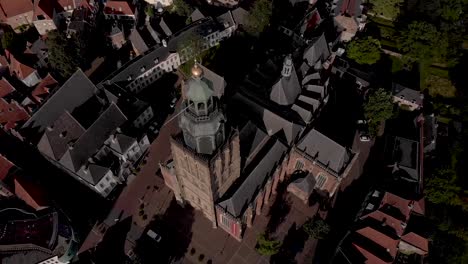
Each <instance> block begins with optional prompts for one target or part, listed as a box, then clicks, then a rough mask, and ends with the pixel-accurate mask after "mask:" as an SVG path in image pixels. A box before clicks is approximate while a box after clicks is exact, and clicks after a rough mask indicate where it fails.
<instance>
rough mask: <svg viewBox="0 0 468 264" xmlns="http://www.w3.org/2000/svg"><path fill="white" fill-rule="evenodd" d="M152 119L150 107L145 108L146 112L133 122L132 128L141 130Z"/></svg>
mask: <svg viewBox="0 0 468 264" xmlns="http://www.w3.org/2000/svg"><path fill="white" fill-rule="evenodd" d="M153 117H154V113H153V109H152V108H151V106H148V108H146V110H145V111H144V112H143V113H141V114H140V116H138V117H137V118H136V119H135V121H133V126H135V127H136V128H141V127H144V126H145V125H147V124H148V122H149V121H150V120H151V119H153Z"/></svg>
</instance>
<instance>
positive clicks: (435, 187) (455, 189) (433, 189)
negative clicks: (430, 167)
mask: <svg viewBox="0 0 468 264" xmlns="http://www.w3.org/2000/svg"><path fill="white" fill-rule="evenodd" d="M457 181H458V179H457V174H456V172H455V171H454V170H452V169H440V170H438V171H436V172H435V173H434V174H433V175H432V177H431V178H429V179H428V180H427V183H426V190H425V192H426V198H427V199H428V200H429V201H430V202H432V203H434V204H441V205H448V206H459V207H461V208H462V209H464V210H465V211H468V203H466V202H465V201H464V200H463V197H468V193H467V192H466V191H465V190H463V188H461V187H460V186H459V184H458V183H457Z"/></svg>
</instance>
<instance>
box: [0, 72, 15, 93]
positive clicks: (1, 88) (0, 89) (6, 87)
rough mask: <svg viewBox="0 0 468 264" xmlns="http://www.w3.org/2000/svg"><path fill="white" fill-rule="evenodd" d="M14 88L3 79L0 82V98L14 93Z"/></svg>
mask: <svg viewBox="0 0 468 264" xmlns="http://www.w3.org/2000/svg"><path fill="white" fill-rule="evenodd" d="M14 91H15V88H14V87H13V86H12V85H11V84H10V82H8V81H7V79H5V78H4V77H2V79H1V80H0V98H3V97H5V96H7V95H9V94H10V93H12V92H14Z"/></svg>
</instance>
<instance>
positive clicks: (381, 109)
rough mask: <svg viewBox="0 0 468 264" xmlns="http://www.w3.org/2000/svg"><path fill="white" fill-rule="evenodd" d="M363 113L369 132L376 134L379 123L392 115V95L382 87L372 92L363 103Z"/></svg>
mask: <svg viewBox="0 0 468 264" xmlns="http://www.w3.org/2000/svg"><path fill="white" fill-rule="evenodd" d="M364 115H365V117H366V119H367V120H368V125H369V133H370V134H371V135H372V136H375V135H377V132H378V129H379V126H380V124H382V123H383V122H385V121H386V120H387V119H389V118H390V117H392V116H393V98H392V95H391V94H390V93H387V92H386V91H385V90H384V89H383V88H380V89H377V90H376V91H374V92H372V93H371V94H370V95H369V99H368V101H367V102H366V103H365V104H364Z"/></svg>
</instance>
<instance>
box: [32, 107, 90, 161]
mask: <svg viewBox="0 0 468 264" xmlns="http://www.w3.org/2000/svg"><path fill="white" fill-rule="evenodd" d="M84 132H85V129H84V128H83V127H82V126H81V125H80V123H78V121H76V119H75V118H73V116H72V115H71V114H70V113H69V112H67V111H65V112H64V113H63V114H62V115H61V116H60V117H59V118H58V119H57V120H55V122H54V123H53V125H52V126H50V127H49V128H48V129H46V131H45V133H44V135H43V136H42V138H41V140H40V141H39V144H38V145H37V148H38V149H39V151H41V152H42V153H43V154H45V155H47V156H49V157H50V158H52V159H54V160H60V158H61V157H62V156H63V154H65V152H66V151H67V150H68V143H70V142H73V141H75V140H76V139H78V138H79V137H80V136H81V135H82V134H83V133H84Z"/></svg>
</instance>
